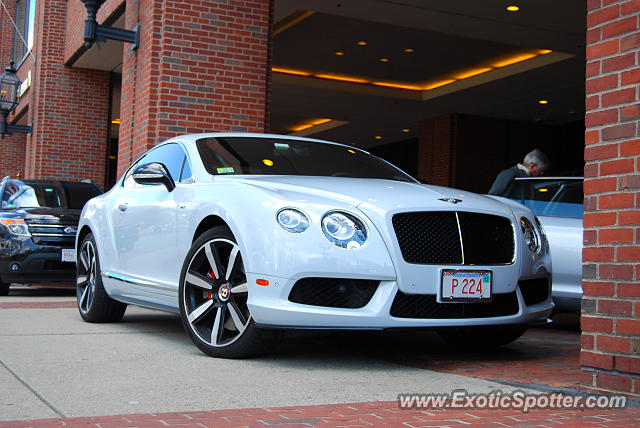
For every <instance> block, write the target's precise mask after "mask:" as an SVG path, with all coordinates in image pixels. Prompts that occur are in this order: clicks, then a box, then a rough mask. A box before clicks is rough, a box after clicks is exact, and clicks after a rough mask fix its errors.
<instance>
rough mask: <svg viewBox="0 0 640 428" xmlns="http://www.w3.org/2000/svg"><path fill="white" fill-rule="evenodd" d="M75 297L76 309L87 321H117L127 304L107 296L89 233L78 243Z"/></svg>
mask: <svg viewBox="0 0 640 428" xmlns="http://www.w3.org/2000/svg"><path fill="white" fill-rule="evenodd" d="M76 297H77V299H78V311H80V315H81V316H82V318H83V319H84V320H85V321H87V322H95V323H100V322H117V321H120V320H121V319H122V317H123V316H124V312H125V311H126V310H127V305H125V304H124V303H121V302H118V301H116V300H113V299H112V298H111V297H109V295H108V294H107V292H106V291H105V289H104V286H103V285H102V271H101V270H100V258H99V257H98V251H97V246H96V241H95V240H94V239H93V234H91V233H89V234H87V236H85V237H84V239H83V240H82V243H81V244H80V252H79V253H78V257H77V263H76Z"/></svg>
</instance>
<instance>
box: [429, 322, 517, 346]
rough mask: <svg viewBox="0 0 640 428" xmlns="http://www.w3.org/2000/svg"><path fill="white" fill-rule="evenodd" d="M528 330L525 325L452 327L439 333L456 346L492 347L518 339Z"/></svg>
mask: <svg viewBox="0 0 640 428" xmlns="http://www.w3.org/2000/svg"><path fill="white" fill-rule="evenodd" d="M526 330H527V327H526V326H523V325H502V326H487V327H484V326H482V327H451V328H447V329H442V330H438V334H439V335H440V336H441V337H442V338H443V339H444V340H446V341H447V342H449V343H450V344H452V345H454V346H456V347H460V348H473V349H491V348H497V347H498V346H504V345H508V344H510V343H512V342H514V341H516V340H517V339H518V338H519V337H520V336H522V335H523V334H524V332H525V331H526Z"/></svg>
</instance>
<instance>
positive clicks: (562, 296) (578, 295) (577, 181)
mask: <svg viewBox="0 0 640 428" xmlns="http://www.w3.org/2000/svg"><path fill="white" fill-rule="evenodd" d="M582 185H583V178H582V177H524V178H516V179H515V181H514V183H513V184H512V186H511V187H510V188H509V189H508V190H507V192H506V194H505V195H504V196H505V197H507V198H509V199H513V200H516V201H518V202H520V203H522V204H524V205H525V206H527V207H528V208H530V209H531V210H532V211H533V212H534V213H535V214H536V215H537V216H538V218H539V219H540V223H542V227H543V229H544V231H545V233H546V235H547V239H548V240H549V246H550V249H551V260H552V267H553V285H552V290H553V291H552V294H553V300H554V302H555V303H556V306H557V308H559V309H565V310H572V311H574V310H580V301H581V299H582V216H583V212H584V208H583V201H584V191H583V188H582Z"/></svg>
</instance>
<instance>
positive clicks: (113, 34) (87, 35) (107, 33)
mask: <svg viewBox="0 0 640 428" xmlns="http://www.w3.org/2000/svg"><path fill="white" fill-rule="evenodd" d="M104 2H105V0H82V3H84V6H85V7H86V8H87V20H86V21H84V45H85V47H86V48H87V49H89V48H90V47H91V46H92V45H93V44H94V43H95V42H106V41H107V39H108V40H119V41H121V42H127V43H131V48H130V49H131V50H136V49H138V45H139V44H140V31H139V29H140V26H139V25H136V26H135V27H134V28H133V30H123V29H121V28H113V27H109V26H107V25H98V22H97V21H96V14H97V13H98V9H100V6H102V4H103V3H104Z"/></svg>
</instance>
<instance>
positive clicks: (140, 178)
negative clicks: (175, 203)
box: [131, 162, 176, 192]
mask: <svg viewBox="0 0 640 428" xmlns="http://www.w3.org/2000/svg"><path fill="white" fill-rule="evenodd" d="M131 176H132V177H133V181H135V182H136V183H138V184H164V185H165V187H166V188H167V190H168V191H169V192H171V191H172V190H173V189H175V188H176V183H174V181H173V178H171V174H169V171H167V168H166V167H165V166H164V165H163V164H161V163H159V162H152V163H145V164H143V165H140V166H137V167H136V169H134V170H133V174H132V175H131Z"/></svg>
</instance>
